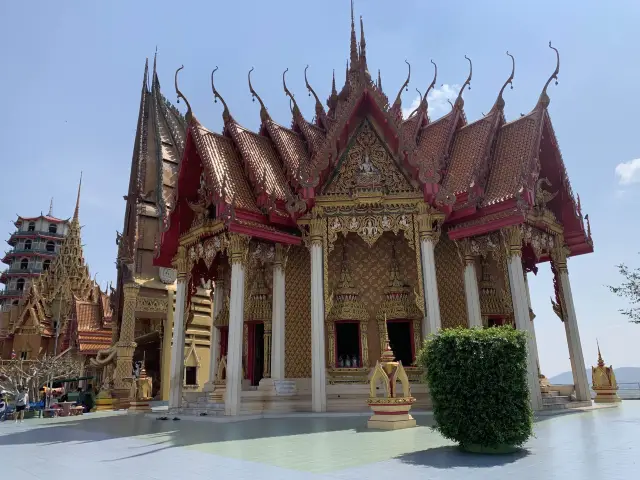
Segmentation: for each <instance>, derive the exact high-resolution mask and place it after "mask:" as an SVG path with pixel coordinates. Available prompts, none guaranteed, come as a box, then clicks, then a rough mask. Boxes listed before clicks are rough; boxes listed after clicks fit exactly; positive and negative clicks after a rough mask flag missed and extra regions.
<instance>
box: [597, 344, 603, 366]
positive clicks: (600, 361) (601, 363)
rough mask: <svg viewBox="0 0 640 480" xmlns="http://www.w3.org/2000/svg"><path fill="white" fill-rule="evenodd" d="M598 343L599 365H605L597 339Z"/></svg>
mask: <svg viewBox="0 0 640 480" xmlns="http://www.w3.org/2000/svg"><path fill="white" fill-rule="evenodd" d="M596 345H598V366H599V367H604V360H603V359H602V355H601V354H600V343H598V339H596Z"/></svg>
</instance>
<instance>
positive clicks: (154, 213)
mask: <svg viewBox="0 0 640 480" xmlns="http://www.w3.org/2000/svg"><path fill="white" fill-rule="evenodd" d="M149 73H150V72H149V66H148V63H147V64H146V65H145V69H144V75H143V79H142V89H141V98H140V108H139V113H138V123H137V129H136V137H135V143H134V148H133V158H132V161H131V172H130V175H129V189H128V192H127V195H126V196H125V201H126V205H125V210H124V221H123V230H122V233H118V234H117V239H116V242H117V244H118V256H117V259H116V265H117V269H118V273H117V281H116V288H115V293H114V313H113V318H114V326H115V328H114V329H113V332H112V333H113V338H112V339H111V340H112V341H111V345H112V348H109V349H104V351H103V352H101V353H100V355H99V356H98V358H97V362H95V363H96V365H99V366H103V367H104V366H109V368H110V371H109V375H110V376H112V368H111V365H112V364H113V365H115V364H116V363H118V364H119V365H120V366H121V368H122V370H121V371H122V374H123V375H124V376H125V377H126V379H125V381H124V384H123V383H122V382H121V381H120V380H118V381H116V382H115V383H116V385H115V386H116V388H117V389H118V390H119V391H121V392H122V395H121V396H123V397H126V396H127V392H128V391H129V390H130V388H131V384H132V381H133V380H132V377H131V362H132V361H140V360H142V359H143V358H144V361H145V368H146V372H147V375H148V376H149V377H150V378H151V379H152V382H153V396H154V398H155V399H158V400H168V396H169V374H170V358H171V357H170V355H171V337H172V328H173V326H172V324H173V315H174V303H175V301H174V298H175V288H176V287H175V284H176V273H175V270H173V269H171V268H165V267H157V266H155V265H154V264H153V256H154V251H155V248H156V244H157V242H158V240H159V238H160V232H161V231H162V229H163V225H164V223H165V222H166V219H167V214H168V212H169V211H170V210H171V209H172V208H173V205H174V202H175V199H174V196H175V192H174V190H175V185H176V176H177V172H178V167H179V164H180V159H181V158H182V155H183V152H184V145H185V139H186V121H185V119H184V116H183V115H182V114H180V112H179V111H178V110H177V109H176V108H175V107H174V106H173V105H172V104H171V103H170V102H169V101H168V100H167V99H166V98H165V96H164V95H163V94H162V91H161V89H160V81H159V80H158V76H157V74H156V62H155V59H154V62H153V70H152V72H151V75H149ZM149 77H150V78H149ZM199 287H202V286H199ZM127 295H131V297H127ZM126 298H131V299H133V300H129V301H135V306H134V307H133V310H130V311H126V306H125V300H126ZM123 309H125V310H123ZM127 312H133V315H134V318H130V317H128V316H127V315H125V314H126V313H127ZM211 315H212V301H211V291H210V289H205V288H196V290H195V292H194V294H193V296H192V303H191V308H190V315H189V326H188V328H187V332H186V337H185V339H184V352H183V353H184V358H185V361H186V362H187V365H188V367H187V369H186V371H185V374H184V379H183V380H184V383H183V387H184V389H185V392H194V393H195V392H200V391H202V389H203V387H204V385H205V383H206V381H207V379H208V378H209V349H210V342H211V324H212V317H211ZM123 318H126V319H127V321H131V323H126V322H125V324H123ZM119 343H126V344H127V345H129V346H128V347H126V348H125V349H121V350H119V353H117V355H116V353H114V352H115V351H116V349H117V348H116V345H117V344H119ZM134 343H135V347H132V346H131V345H133V344H134Z"/></svg>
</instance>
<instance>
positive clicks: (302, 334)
mask: <svg viewBox="0 0 640 480" xmlns="http://www.w3.org/2000/svg"><path fill="white" fill-rule="evenodd" d="M284 330H285V341H284V344H285V357H284V358H285V362H284V370H285V376H286V377H287V378H310V377H311V258H310V256H309V251H308V250H307V249H306V248H305V247H291V250H289V259H288V260H287V265H286V269H285V327H284Z"/></svg>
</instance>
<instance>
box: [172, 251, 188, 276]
mask: <svg viewBox="0 0 640 480" xmlns="http://www.w3.org/2000/svg"><path fill="white" fill-rule="evenodd" d="M172 263H173V268H175V269H176V270H177V272H178V281H180V280H185V279H186V278H187V276H188V275H189V273H190V271H191V265H190V262H189V256H188V254H187V247H185V246H184V245H180V246H179V247H178V252H177V253H176V256H175V257H173V262H172Z"/></svg>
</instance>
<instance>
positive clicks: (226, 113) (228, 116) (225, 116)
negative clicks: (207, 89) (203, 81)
mask: <svg viewBox="0 0 640 480" xmlns="http://www.w3.org/2000/svg"><path fill="white" fill-rule="evenodd" d="M217 71H218V67H217V66H216V68H214V69H213V71H212V72H211V90H212V91H213V103H218V100H220V101H221V102H222V105H223V106H224V110H223V111H222V119H223V120H224V121H225V122H227V121H229V120H231V118H232V117H231V113H230V112H229V107H227V102H225V101H224V98H222V95H220V92H218V90H216V86H215V85H214V83H213V74H214V73H216V72H217Z"/></svg>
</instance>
